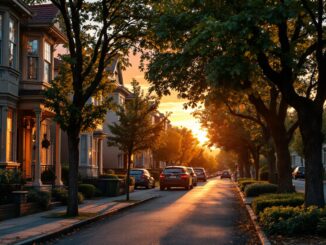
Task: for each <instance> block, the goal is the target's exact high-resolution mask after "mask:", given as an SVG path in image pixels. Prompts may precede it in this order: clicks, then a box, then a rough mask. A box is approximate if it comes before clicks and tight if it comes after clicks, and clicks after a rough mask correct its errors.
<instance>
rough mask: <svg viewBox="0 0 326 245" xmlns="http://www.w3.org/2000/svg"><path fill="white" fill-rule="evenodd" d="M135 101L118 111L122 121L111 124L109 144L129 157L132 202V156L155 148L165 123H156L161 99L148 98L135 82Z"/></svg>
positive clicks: (148, 95)
mask: <svg viewBox="0 0 326 245" xmlns="http://www.w3.org/2000/svg"><path fill="white" fill-rule="evenodd" d="M131 85H132V98H130V99H128V100H127V101H126V103H125V105H123V106H120V107H119V108H118V110H117V112H116V113H117V116H118V117H119V121H118V122H116V123H113V124H111V125H108V127H109V129H110V131H111V135H110V136H109V137H108V144H109V145H111V146H117V147H119V149H120V150H121V151H123V152H124V153H125V154H127V156H128V157H127V165H128V166H127V181H126V182H127V183H126V193H127V194H126V199H127V200H129V184H130V183H129V181H130V166H131V158H132V155H133V154H135V153H137V152H139V151H142V150H147V149H152V148H154V147H155V144H156V143H157V142H158V140H159V138H160V134H161V132H162V130H163V127H164V124H165V120H166V119H167V118H163V119H162V120H161V121H159V122H157V123H153V116H154V113H155V112H157V108H158V105H159V100H158V98H156V97H154V96H151V95H150V94H146V95H144V93H143V91H142V90H141V87H140V86H139V83H138V82H137V81H136V80H133V81H132V83H131Z"/></svg>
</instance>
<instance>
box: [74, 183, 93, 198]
mask: <svg viewBox="0 0 326 245" xmlns="http://www.w3.org/2000/svg"><path fill="white" fill-rule="evenodd" d="M95 190H96V187H95V186H94V185H91V184H80V185H79V186H78V191H80V192H81V193H83V195H84V197H85V198H87V199H92V198H93V197H94V196H95Z"/></svg>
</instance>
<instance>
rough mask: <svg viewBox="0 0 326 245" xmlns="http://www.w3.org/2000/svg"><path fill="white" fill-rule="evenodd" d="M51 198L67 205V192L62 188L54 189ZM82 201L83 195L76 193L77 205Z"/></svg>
mask: <svg viewBox="0 0 326 245" xmlns="http://www.w3.org/2000/svg"><path fill="white" fill-rule="evenodd" d="M52 195H53V197H54V198H55V199H56V200H57V201H59V202H61V203H62V204H64V205H67V203H68V190H66V189H62V188H56V189H53V190H52ZM83 201H84V195H83V194H82V193H80V192H78V203H79V204H81V203H83Z"/></svg>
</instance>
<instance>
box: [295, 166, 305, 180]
mask: <svg viewBox="0 0 326 245" xmlns="http://www.w3.org/2000/svg"><path fill="white" fill-rule="evenodd" d="M304 172H305V168H304V167H296V168H295V169H294V171H293V172H292V176H293V178H294V179H298V178H304Z"/></svg>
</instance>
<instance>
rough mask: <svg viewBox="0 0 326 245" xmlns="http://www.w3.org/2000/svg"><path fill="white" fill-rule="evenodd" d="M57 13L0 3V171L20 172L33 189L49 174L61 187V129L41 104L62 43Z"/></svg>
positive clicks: (17, 0)
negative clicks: (50, 173) (43, 174)
mask: <svg viewBox="0 0 326 245" xmlns="http://www.w3.org/2000/svg"><path fill="white" fill-rule="evenodd" d="M58 13H59V11H58V9H57V8H55V7H54V6H53V5H52V4H45V5H36V6H27V5H26V4H24V3H23V2H22V1H21V0H1V2H0V120H1V123H0V142H1V144H0V166H1V168H7V169H12V168H19V169H21V170H22V172H23V176H24V177H26V178H29V179H31V180H32V182H33V185H34V186H41V185H42V181H41V173H42V171H45V170H48V169H52V170H53V171H55V173H56V176H57V178H56V184H58V185H60V184H61V165H60V134H61V132H60V127H59V125H58V124H56V122H54V121H53V119H52V118H53V116H54V114H53V112H52V111H51V110H49V109H48V108H47V107H46V106H45V104H44V91H45V90H46V88H47V87H49V86H50V85H49V81H50V80H51V79H53V76H54V59H53V53H54V50H55V47H56V45H58V44H62V43H65V42H66V38H65V36H64V34H63V33H62V32H61V31H60V28H59V26H58V25H57V23H56V17H57V15H58Z"/></svg>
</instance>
